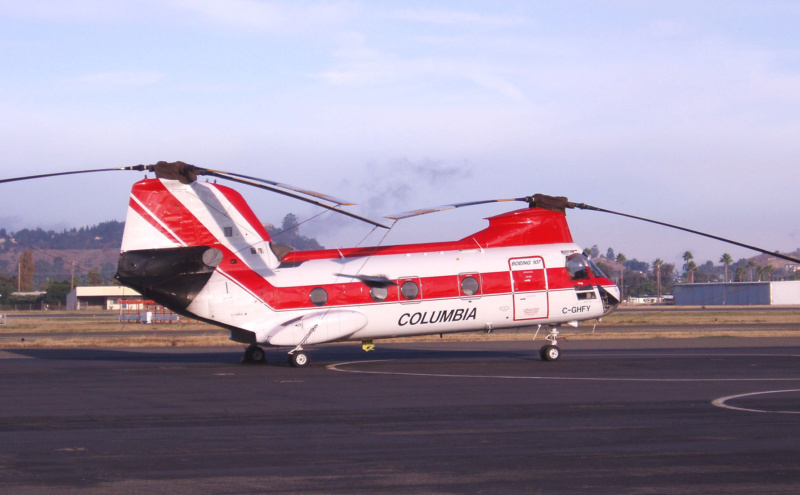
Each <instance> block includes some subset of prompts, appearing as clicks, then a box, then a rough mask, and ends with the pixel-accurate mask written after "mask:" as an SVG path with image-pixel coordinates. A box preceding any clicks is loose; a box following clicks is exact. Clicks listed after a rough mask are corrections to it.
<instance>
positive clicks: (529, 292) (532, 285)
mask: <svg viewBox="0 0 800 495" xmlns="http://www.w3.org/2000/svg"><path fill="white" fill-rule="evenodd" d="M508 266H509V269H510V271H511V285H512V291H513V293H514V320H515V321H521V320H537V319H541V318H547V317H548V305H547V304H548V296H547V270H545V266H544V259H543V258H542V257H541V256H531V257H528V258H511V259H509V260H508Z"/></svg>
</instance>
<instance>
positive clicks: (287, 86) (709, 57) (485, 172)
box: [0, 0, 800, 264]
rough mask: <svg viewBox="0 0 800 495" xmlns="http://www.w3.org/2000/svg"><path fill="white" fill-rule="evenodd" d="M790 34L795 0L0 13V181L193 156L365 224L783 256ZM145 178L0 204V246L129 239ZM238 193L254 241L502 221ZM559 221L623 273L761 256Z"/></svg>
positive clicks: (28, 191)
mask: <svg viewBox="0 0 800 495" xmlns="http://www.w3.org/2000/svg"><path fill="white" fill-rule="evenodd" d="M798 25H800V4H798V3H797V2H792V1H776V0H773V1H770V0H766V1H762V2H750V1H736V0H731V1H710V0H709V1H703V2H697V1H680V0H669V1H666V0H665V1H659V0H652V1H632V0H631V1H625V0H619V1H605V2H603V1H563V2H549V1H503V0H499V1H493V2H483V1H459V2H455V1H452V2H450V1H439V0H426V1H424V2H423V1H419V2H417V1H408V2H397V1H369V2H367V1H296V2H288V1H287V2H272V1H259V0H138V1H135V0H73V1H70V2H62V1H49V0H28V1H26V2H19V1H14V0H11V1H6V0H0V115H2V118H0V150H2V156H1V157H0V178H8V177H15V176H21V175H29V174H39V173H49V172H60V171H68V170H83V169H93V168H105V167H123V166H128V165H136V164H140V163H144V164H150V163H155V162H157V161H159V160H166V161H176V160H181V161H184V162H188V163H191V164H194V165H197V166H200V167H207V168H213V169H221V170H227V171H232V172H237V173H242V174H246V175H253V176H258V177H263V178H267V179H270V180H274V181H279V182H283V183H288V184H291V185H296V186H300V187H306V188H310V189H312V190H317V191H321V192H325V193H328V194H331V195H334V196H337V197H342V198H345V199H348V200H350V201H353V202H356V203H358V206H355V207H351V211H353V212H355V213H358V214H362V215H366V216H369V217H371V218H374V219H378V220H379V219H380V218H381V217H382V216H383V215H390V214H393V213H397V212H402V211H406V210H412V209H417V208H423V207H429V206H436V205H442V204H448V203H454V202H466V201H475V200H483V199H490V198H508V197H520V196H526V195H532V194H534V193H544V194H550V195H558V196H567V197H568V198H569V199H570V200H571V201H576V202H583V203H588V204H591V205H594V206H598V207H602V208H606V209H610V210H614V211H621V212H624V213H629V214H633V215H638V216H643V217H648V218H654V219H657V220H660V221H663V222H668V223H674V224H678V225H681V226H685V227H688V228H691V229H694V230H700V231H705V232H710V233H712V234H715V235H719V236H722V237H728V238H733V239H735V240H738V241H740V242H743V243H747V244H753V245H757V246H760V247H763V248H765V249H769V250H779V251H781V252H791V251H794V250H795V249H798V248H800V209H799V208H798V199H797V198H798V195H797V192H798V178H800V168H798V165H799V164H800V144H798V143H800V139H798V136H800V47H799V46H798V44H797V34H796V33H797V29H796V26H798ZM142 177H143V174H141V173H136V172H107V173H102V174H94V175H82V176H72V177H68V178H60V179H43V180H40V181H35V182H32V181H29V182H25V183H10V184H3V185H0V227H2V228H6V229H7V230H9V231H14V230H18V229H21V228H34V227H41V228H44V229H46V230H49V229H53V230H61V229H64V228H71V227H80V226H83V225H93V224H96V223H99V222H102V221H107V220H112V219H117V220H123V219H124V217H125V212H126V207H127V201H128V199H127V198H128V194H129V189H130V186H131V184H132V183H133V182H135V181H136V180H139V179H141V178H142ZM234 187H235V188H236V189H237V190H239V191H240V192H242V193H243V194H244V196H245V198H246V199H247V200H248V202H249V203H250V204H251V206H252V207H253V210H254V211H255V212H256V214H257V215H258V217H259V218H260V219H261V220H262V221H263V222H267V223H274V224H280V222H281V219H282V218H283V216H284V215H285V214H286V213H289V212H293V213H295V214H296V215H297V216H298V217H300V218H301V219H303V220H308V221H307V222H306V223H304V224H303V225H302V226H301V230H300V233H301V234H304V235H307V236H315V237H317V238H318V240H319V241H320V242H321V243H322V244H324V245H325V246H326V247H349V246H355V245H374V244H377V243H383V244H401V243H407V242H422V241H437V240H450V239H457V238H461V237H464V236H466V235H468V234H470V233H472V232H474V231H477V230H481V229H483V228H485V226H486V225H487V222H486V221H485V220H484V218H486V217H488V216H491V215H495V214H499V213H502V212H504V211H509V210H510V209H513V208H515V206H510V204H509V203H500V204H494V205H484V206H477V207H470V208H462V209H458V210H451V211H446V212H441V213H437V214H433V215H427V216H424V217H417V218H412V219H407V220H403V221H400V222H398V223H397V224H396V225H395V226H394V227H393V228H392V230H391V231H389V232H388V233H386V232H385V231H382V230H381V231H373V229H372V227H371V226H369V225H362V224H360V223H359V222H357V221H355V220H351V219H349V218H345V217H342V216H339V215H336V214H335V213H322V214H320V210H319V209H316V208H315V207H312V206H309V205H306V204H305V203H301V202H297V201H294V200H290V199H286V198H282V197H278V196H275V195H272V194H269V193H265V192H261V191H259V190H256V189H248V188H247V187H246V186H240V185H238V186H234ZM520 206H523V205H520ZM568 220H569V222H570V227H571V230H572V234H573V237H574V238H575V241H576V242H577V243H579V244H580V245H581V246H582V247H591V246H592V245H597V246H598V247H599V248H600V250H601V252H603V253H605V252H606V250H607V249H608V247H612V248H613V249H614V250H615V252H617V253H619V252H622V253H624V254H625V256H626V257H627V258H628V259H633V258H636V259H639V260H641V261H648V262H652V261H653V260H654V259H656V258H661V259H663V260H665V261H666V262H668V263H676V264H680V263H682V261H681V256H682V254H683V253H684V252H685V251H687V250H689V251H692V253H693V254H694V256H695V260H696V262H698V264H701V263H704V262H705V261H706V260H711V261H713V262H714V263H718V260H719V258H720V257H721V256H722V254H723V253H730V254H731V255H732V256H733V257H734V259H739V258H742V257H750V256H753V255H755V254H758V253H756V252H752V251H748V250H746V249H743V248H738V247H735V246H730V245H727V244H723V243H720V242H718V241H713V240H708V239H704V238H701V237H697V236H693V235H691V234H687V233H683V232H678V231H672V230H669V229H665V228H663V227H658V226H654V225H650V224H646V223H641V222H637V221H635V220H629V219H623V218H618V217H614V216H611V215H607V214H604V213H598V212H589V211H576V210H572V211H569V212H568ZM278 240H279V239H278Z"/></svg>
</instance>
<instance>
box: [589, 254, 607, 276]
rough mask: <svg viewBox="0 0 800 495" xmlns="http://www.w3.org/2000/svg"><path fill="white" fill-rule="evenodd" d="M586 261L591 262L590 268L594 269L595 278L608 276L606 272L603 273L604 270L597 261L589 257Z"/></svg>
mask: <svg viewBox="0 0 800 495" xmlns="http://www.w3.org/2000/svg"><path fill="white" fill-rule="evenodd" d="M586 261H587V262H588V263H589V268H590V269H591V270H592V274H593V275H594V277H595V278H608V276H607V275H606V274H605V273H603V270H601V269H600V267H599V266H597V263H595V262H594V261H592V260H591V259H589V258H587V259H586Z"/></svg>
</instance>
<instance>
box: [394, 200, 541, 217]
mask: <svg viewBox="0 0 800 495" xmlns="http://www.w3.org/2000/svg"><path fill="white" fill-rule="evenodd" d="M504 201H526V202H529V201H530V198H505V199H485V200H483V201H468V202H466V203H453V204H451V205H442V206H435V207H433V208H422V209H419V210H411V211H405V212H403V213H397V214H395V215H387V216H385V217H384V218H388V219H389V220H402V219H404V218H411V217H417V216H420V215H427V214H428V213H436V212H437V211H445V210H452V209H454V208H462V207H464V206H475V205H483V204H487V203H502V202H504Z"/></svg>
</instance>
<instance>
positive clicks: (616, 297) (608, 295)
mask: <svg viewBox="0 0 800 495" xmlns="http://www.w3.org/2000/svg"><path fill="white" fill-rule="evenodd" d="M598 288H599V289H600V296H601V299H602V300H603V316H607V315H609V314H611V313H613V312H614V310H615V309H617V306H619V303H620V301H621V300H622V298H621V297H620V291H619V287H617V286H616V285H605V286H600V287H598Z"/></svg>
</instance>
